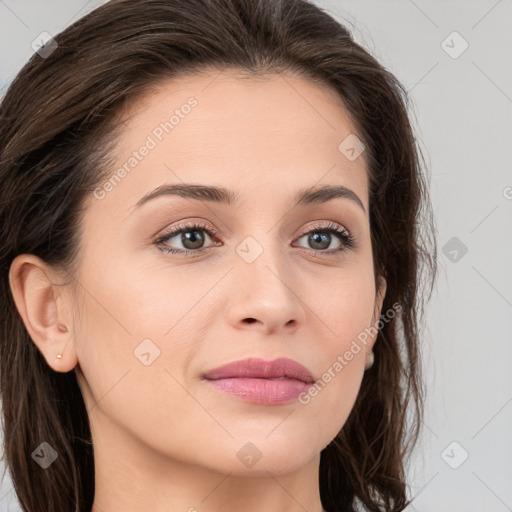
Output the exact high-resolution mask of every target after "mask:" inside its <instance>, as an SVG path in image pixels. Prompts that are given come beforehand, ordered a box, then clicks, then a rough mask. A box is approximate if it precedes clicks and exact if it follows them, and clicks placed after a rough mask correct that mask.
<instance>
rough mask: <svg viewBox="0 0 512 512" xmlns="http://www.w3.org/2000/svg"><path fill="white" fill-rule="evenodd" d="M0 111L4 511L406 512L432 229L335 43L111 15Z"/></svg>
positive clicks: (143, 9) (240, 8) (387, 115)
mask: <svg viewBox="0 0 512 512" xmlns="http://www.w3.org/2000/svg"><path fill="white" fill-rule="evenodd" d="M1 106H2V114H1V116H2V117H1V123H0V181H1V182H2V191H1V197H0V219H1V222H0V226H1V230H2V231H1V238H2V249H1V253H0V258H1V264H2V279H1V286H2V294H1V296H2V303H1V305H0V306H1V307H0V311H1V315H2V317H1V322H2V326H4V329H3V333H2V338H1V392H2V400H3V415H4V448H5V461H6V464H7V466H8V468H9V470H10V473H11V476H12V480H13V484H14V487H15V490H16V493H17V496H18V498H19V501H20V503H21V505H22V507H23V509H24V510H25V511H30V512H36V511H48V510H52V511H62V512H64V511H69V510H75V511H80V512H81V511H87V512H89V511H94V512H98V511H108V512H117V511H121V510H122V511H130V510H151V511H154V512H160V511H181V510H188V511H194V510H197V511H200V512H202V511H217V510H235V509H236V510H240V509H241V510H244V511H256V510H258V511H261V510H265V511H266V512H272V511H277V510H279V511H282V510H287V511H296V510H297V511H298V510H308V511H311V512H320V511H327V512H334V511H349V510H356V509H357V510H375V511H376V510H379V511H381V510H382V511H389V512H391V511H393V512H396V511H400V510H403V509H404V508H405V507H406V506H407V503H408V499H407V492H406V481H405V462H406V456H407V454H408V453H409V451H410V449H411V448H412V446H413V445H414V442H415V441H416V439H417V437H418V434H419V431H420V430H419V427H420V424H421V415H422V401H423V387H422V386H423V384H422V378H421V360H420V354H419V342H420V331H419V327H420V323H421V313H422V311H423V307H424V301H425V299H426V298H427V291H428V290H427V288H426V287H425V289H424V287H423V285H425V284H429V283H430V284H432V283H433V280H434V276H435V270H436V263H435V239H434V229H433V222H432V219H431V213H430V203H429V200H428V194H427V189H426V178H425V176H424V175H423V174H422V171H421V167H420V162H419V151H418V149H417V147H416V143H415V139H414V136H413V133H412V130H411V126H410V123H409V120H408V115H407V96H406V93H405V91H404V89H403V87H402V86H401V85H400V84H399V83H398V81H397V80H396V79H395V78H394V77H393V76H392V75H391V74H390V73H389V72H388V71H386V70H385V69H384V68H383V67H382V66H381V65H380V64H379V63H378V62H377V61H376V60H375V59H374V58H373V57H372V56H370V55H369V54H368V53H367V52H366V51H365V50H364V49H362V48H361V47H360V46H358V45H357V44H356V43H355V42H354V41H353V40H352V39H351V37H350V35H349V33H348V32H347V30H346V29H345V28H344V27H343V26H341V25H340V24H339V23H338V22H337V21H335V20H334V19H333V18H331V17H330V16H329V15H328V14H327V13H325V12H324V11H322V10H321V9H320V8H318V7H317V6H315V5H314V4H312V3H309V2H307V1H305V0H272V1H271V2H270V1H268V0H188V1H186V2H185V1H182V0H146V1H141V0H112V1H111V2H109V3H107V4H105V5H104V6H102V7H100V8H99V9H97V10H95V11H93V12H92V13H90V14H88V15H87V16H85V17H84V18H82V19H81V20H79V21H78V22H76V23H75V24H73V25H72V26H71V27H69V28H67V29H66V30H64V31H63V32H62V33H61V34H59V35H58V36H57V37H56V39H55V42H53V41H52V42H51V43H50V44H48V45H46V46H45V47H44V48H43V49H41V51H39V53H37V54H35V55H34V56H33V57H32V59H31V60H30V61H29V62H28V64H27V65H26V66H25V67H24V68H23V69H22V71H21V72H20V73H19V75H18V76H17V77H16V79H15V80H14V81H13V83H12V85H11V86H10V88H9V90H8V92H7V94H6V95H5V97H4V100H3V101H2V105H1ZM431 290H432V288H430V291H431ZM408 411H409V414H411V417H410V418H409V417H407V416H406V414H407V412H408ZM406 420H407V421H406Z"/></svg>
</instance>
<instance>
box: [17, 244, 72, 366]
mask: <svg viewBox="0 0 512 512" xmlns="http://www.w3.org/2000/svg"><path fill="white" fill-rule="evenodd" d="M59 282H60V281H59V275H58V274H57V273H56V272H54V271H53V270H52V268H51V267H50V266H48V265H47V264H46V263H45V262H44V261H43V260H41V259H40V258H38V257H37V256H34V255H33V254H20V255H18V256H17V257H16V258H15V259H14V260H13V262H12V263H11V267H10V269H9V283H10V287H11V291H12V294H13V298H14V302H15V304H16V308H17V309H18V312H19V313H20V315H21V317H22V319H23V323H24V324H25V327H26V329H27V331H28V333H29V335H30V337H31V338H32V341H33V342H34V343H35V344H36V346H37V348H38V349H39V351H40V352H41V354H42V355H43V357H44V358H45V359H46V362H47V363H48V366H50V367H51V368H52V369H53V370H55V371H57V372H68V371H70V370H72V369H73V368H74V367H75V366H76V365H77V364H78V359H77V356H76V352H75V345H74V339H73V335H72V332H71V326H72V325H73V322H72V318H71V316H70V314H69V311H71V308H70V307H69V306H70V304H69V298H68V295H69V294H66V287H65V286H63V285H59ZM59 354H60V357H58V355H59Z"/></svg>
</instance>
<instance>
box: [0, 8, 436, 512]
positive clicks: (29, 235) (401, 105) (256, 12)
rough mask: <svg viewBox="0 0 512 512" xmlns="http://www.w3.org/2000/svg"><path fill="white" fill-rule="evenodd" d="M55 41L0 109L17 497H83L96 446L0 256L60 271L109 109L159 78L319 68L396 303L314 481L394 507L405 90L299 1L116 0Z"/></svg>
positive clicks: (397, 500) (417, 379)
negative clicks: (359, 177) (344, 133)
mask: <svg viewBox="0 0 512 512" xmlns="http://www.w3.org/2000/svg"><path fill="white" fill-rule="evenodd" d="M55 39H56V42H57V44H58V47H57V48H56V49H55V50H54V51H53V52H52V53H50V54H49V55H45V57H46V58H42V57H41V56H40V55H38V54H34V55H33V57H32V58H31V59H30V60H29V62H28V63H27V64H26V65H25V66H24V68H23V69H22V70H21V72H20V73H19V74H18V75H17V76H16V78H15V79H14V81H13V82H12V84H11V85H10V87H9V89H8V91H7V93H6V95H5V97H4V99H3V101H2V103H1V109H2V110H1V113H0V182H1V183H2V189H1V191H0V240H2V244H1V248H0V268H1V278H0V287H1V289H0V296H1V298H0V324H1V325H2V328H3V330H2V333H1V339H0V350H1V352H0V357H1V366H0V372H1V375H0V379H1V398H2V404H3V428H4V458H5V460H6V464H7V466H8V468H9V470H10V474H11V478H12V481H13V484H14V488H15V491H16V493H17V496H18V499H19V501H20V503H21V506H22V507H23V510H24V511H27V512H37V511H41V512H47V511H48V510H53V511H57V512H64V511H69V510H75V511H80V512H85V511H87V512H90V510H91V507H92V504H93V498H94V459H93V449H92V442H91V434H90V428H89V421H88V416H87V412H86V409H85V405H84V402H83V398H82V395H81V392H80V390H79V387H78V384H77V381H76V377H75V374H74V372H68V373H59V372H55V371H53V370H52V369H51V368H50V367H49V366H48V365H47V363H46V362H45V359H44V358H43V356H42V355H41V353H40V352H39V351H38V349H37V347H36V345H35V344H34V343H33V342H32V340H31V338H30V336H29V334H28V332H27V330H26V328H25V326H24V324H23V321H22V319H21V316H20V315H19V313H18V311H17V309H16V307H15V304H14V301H13V296H12V293H11V291H10V285H9V280H8V272H9V267H10V264H11V262H12V261H13V259H14V258H15V257H16V256H17V255H18V254H22V253H29V254H34V255H36V256H38V257H40V258H41V259H42V260H43V261H45V262H47V263H48V264H50V265H53V266H55V268H59V269H62V270H63V271H65V272H67V275H68V276H70V277H72V276H73V272H74V271H75V270H76V264H77V261H78V256H79V254H80V229H79V227H80V219H81V218H82V215H83V214H84V211H85V208H84V204H85V200H86V199H87V198H88V197H90V194H91V192H92V191H93V190H94V188H95V187H96V186H97V184H98V183H100V182H101V181H102V180H103V179H105V178H106V177H108V176H109V174H110V173H111V172H112V169H111V166H110V163H111V160H110V156H111V150H112V148H113V147H114V145H115V142H116V140H117V139H116V137H117V136H118V135H119V133H117V132H116V128H115V126H114V122H113V120H114V116H115V114H116V112H118V111H119V109H120V108H121V106H122V105H123V104H125V103H126V102H127V101H135V99H136V98H137V96H138V95H140V94H142V93H144V92H145V91H147V90H148V87H150V86H151V85H153V84H155V83H156V82H157V81H160V80H166V79H172V78H173V77H179V76H180V75H183V74H185V73H201V71H204V70H206V69H208V68H209V69H219V70H221V69H224V68H230V69H233V70H238V71H242V72H244V73H247V75H248V76H264V75H265V74H269V73H285V72H288V71H291V72H294V73H298V74H301V75H303V76H304V77H306V78H309V79H310V80H314V81H317V82H321V83H324V84H328V85H330V86H331V87H333V88H334V89H335V90H336V91H337V92H338V94H339V97H340V99H341V100H342V101H343V102H344V104H345V106H346V108H347V109H348V111H349V113H350V115H351V117H352V120H353V122H354V123H355V126H356V127H357V129H358V135H359V136H360V138H361V139H362V140H363V142H364V144H365V146H366V151H365V157H366V161H367V170H368V176H369V180H370V227H371V240H372V247H373V257H374V266H375V275H376V278H378V277H379V276H384V277H385V278H386V280H387V291H386V296H385V300H384V303H383V311H388V310H390V309H391V308H393V307H394V305H396V304H399V305H400V312H399V313H398V314H397V315H396V316H395V317H394V318H392V319H388V320H387V321H386V322H385V323H384V325H383V326H382V328H381V329H380V330H379V333H378V338H377V342H376V343H375V347H374V352H375V364H374V366H373V367H372V368H371V369H370V370H368V371H367V372H366V373H365V376H364V379H363V382H362V385H361V389H360V392H359V394H358V397H357V400H356V403H355V405H354V408H353V410H352V411H351V414H350V416H349V418H348V419H347V422H346V424H345V425H344V427H343V428H342V430H341V432H340V433H339V434H338V436H337V437H336V438H335V439H334V440H333V441H332V442H331V443H330V444H329V446H327V447H326V448H325V449H324V450H323V451H322V454H321V462H320V495H321V499H322V504H323V506H324V508H325V510H327V511H329V512H334V511H348V510H351V509H352V508H353V507H355V506H356V505H358V503H362V504H363V505H364V506H365V507H366V508H367V509H368V510H370V511H386V512H398V511H401V510H403V509H404V508H405V507H406V506H407V504H408V500H407V496H406V494H407V493H406V481H405V460H406V456H407V455H408V454H410V450H411V448H412V446H413V445H414V444H415V443H416V441H417V439H418V436H419V433H420V426H421V421H422V414H423V400H424V389H423V380H422V376H421V359H420V351H419V342H420V326H421V323H422V318H423V310H424V304H425V300H427V292H428V286H427V285H428V284H430V285H431V286H430V293H428V298H430V295H431V292H432V286H433V283H434V279H435V275H436V256H435V255H436V250H435V246H436V241H435V236H434V232H435V229H434V221H433V219H432V212H431V205H430V202H429V198H428V192H427V187H426V178H425V175H424V174H422V166H421V165H420V155H421V152H420V150H419V148H418V147H417V145H416V140H415V138H414V135H413V131H412V128H411V125H410V122H409V118H408V113H407V111H408V107H409V99H408V96H407V92H406V90H405V89H404V88H403V86H402V85H401V84H400V83H399V82H398V81H397V79H396V78H395V77H394V76H393V75H392V74H391V73H390V72H388V71H387V70H386V69H385V68H383V67H382V66H381V65H380V64H379V63H378V62H377V60H376V59H375V58H374V57H372V56H371V55H370V54H369V53H368V52H367V51H366V50H364V49H363V48H362V47H361V46H359V45H358V44H356V43H355V42H354V40H353V39H352V37H351V35H350V33H349V32H348V30H347V29H346V28H345V27H344V26H342V25H341V24H340V23H339V22H337V21H336V20H335V19H333V18H332V17H331V16H330V15H329V14H328V13H327V12H325V11H324V10H322V9H321V8H319V7H318V6H316V5H314V4H313V3H311V2H309V1H307V0H144V1H142V0H112V1H110V2H108V3H106V4H105V5H103V6H102V7H100V8H98V9H96V10H94V11H92V12H91V13H89V14H88V15H86V16H85V17H83V18H81V19H80V20H78V21H77V22H76V23H74V24H73V25H71V26H70V27H68V28H67V29H66V30H64V31H63V32H62V33H60V34H59V35H58V36H56V38H55ZM340 142H341V141H340ZM74 265H75V266H74ZM400 331H401V332H400ZM410 406H412V411H410V412H411V413H412V414H411V415H410V416H409V415H407V417H406V412H407V411H408V410H409V409H410ZM409 420H410V421H409ZM43 441H46V442H48V443H49V444H50V445H51V446H52V447H53V448H54V449H55V450H56V451H57V452H58V454H59V457H58V459H57V460H56V461H55V462H54V463H53V464H52V465H51V466H50V467H48V468H47V469H46V470H45V471H41V470H40V468H39V466H36V465H35V462H34V461H33V460H32V457H31V454H32V452H33V451H34V450H35V448H36V447H37V446H39V445H40V443H41V442H43Z"/></svg>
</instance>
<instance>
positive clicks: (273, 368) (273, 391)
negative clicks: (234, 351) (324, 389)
mask: <svg viewBox="0 0 512 512" xmlns="http://www.w3.org/2000/svg"><path fill="white" fill-rule="evenodd" d="M203 378H204V379H205V380H206V381H207V382H208V384H210V385H211V386H213V387H214V388H216V389H217V390H219V391H223V392H225V393H229V394H232V395H235V396H237V397H239V398H241V399H243V400H246V401H248V402H253V403H258V404H265V405H276V404H282V403H285V402H289V401H290V400H294V399H296V398H297V397H298V396H299V395H300V394H301V393H303V392H304V391H307V389H308V388H309V387H310V386H311V385H312V384H313V383H314V382H315V379H314V378H313V376H312V375H311V373H310V372H309V370H308V369H307V368H305V367H304V366H302V365H301V364H299V363H297V362H296V361H292V360H291V359H286V358H280V359H275V360H273V361H265V360H263V359H256V358H250V359H244V360H241V361H235V362H233V363H229V364H226V365H224V366H220V367H219V368H216V369H214V370H211V371H209V372H208V373H206V374H205V375H203Z"/></svg>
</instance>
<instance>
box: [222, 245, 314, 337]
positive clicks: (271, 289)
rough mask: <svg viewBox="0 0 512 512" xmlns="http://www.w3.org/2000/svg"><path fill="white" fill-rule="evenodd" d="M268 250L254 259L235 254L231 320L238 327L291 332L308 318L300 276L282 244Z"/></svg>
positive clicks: (264, 332)
mask: <svg viewBox="0 0 512 512" xmlns="http://www.w3.org/2000/svg"><path fill="white" fill-rule="evenodd" d="M278 244H279V242H277V243H276V247H275V248H273V249H270V248H265V250H264V251H263V252H262V253H261V254H260V255H259V256H258V257H257V258H256V259H255V260H254V261H252V262H251V263H248V261H250V260H247V259H244V258H243V257H240V258H238V260H237V258H235V268H234V269H233V270H232V272H231V278H232V279H233V280H234V282H235V283H236V284H235V286H234V287H233V289H232V296H231V298H230V303H229V310H228V321H229V323H230V324H231V325H232V326H233V327H234V328H236V329H246V330H254V331H259V332H261V333H262V334H267V335H269V334H291V333H292V332H294V331H295V330H297V329H298V328H299V327H300V326H301V325H302V324H303V322H304V319H305V310H304V308H305V304H304V302H303V301H302V300H301V298H300V296H301V290H300V279H299V278H298V276H297V274H296V272H294V269H293V267H292V266H291V265H290V263H289V261H287V256H286V254H285V253H284V251H283V248H282V247H277V245H278Z"/></svg>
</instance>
